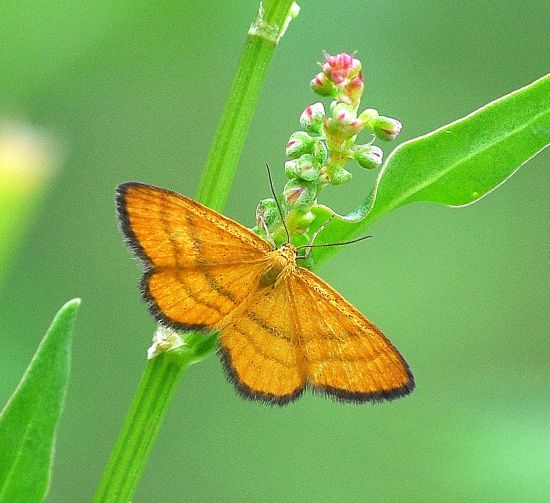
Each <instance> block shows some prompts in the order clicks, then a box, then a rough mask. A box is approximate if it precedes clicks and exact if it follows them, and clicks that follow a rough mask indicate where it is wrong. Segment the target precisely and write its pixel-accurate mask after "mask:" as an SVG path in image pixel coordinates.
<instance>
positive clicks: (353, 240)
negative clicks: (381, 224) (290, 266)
mask: <svg viewBox="0 0 550 503" xmlns="http://www.w3.org/2000/svg"><path fill="white" fill-rule="evenodd" d="M372 237H373V236H363V237H360V238H357V239H352V240H351V241H342V242H340V243H323V244H320V245H302V246H298V248H297V249H298V250H301V249H302V248H309V249H311V248H324V247H326V246H344V245H351V244H353V243H357V242H359V241H364V240H365V239H369V238H372Z"/></svg>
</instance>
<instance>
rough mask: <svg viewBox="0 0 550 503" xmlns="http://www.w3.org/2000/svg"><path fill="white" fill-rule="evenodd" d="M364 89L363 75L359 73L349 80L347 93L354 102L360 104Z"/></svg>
mask: <svg viewBox="0 0 550 503" xmlns="http://www.w3.org/2000/svg"><path fill="white" fill-rule="evenodd" d="M364 89H365V84H364V83H363V76H362V75H361V74H359V75H357V76H355V77H353V79H351V80H350V81H349V84H348V85H347V86H346V95H347V96H348V97H349V99H350V100H351V102H352V103H354V104H358V103H359V101H360V100H361V95H362V94H363V90H364ZM356 106H357V105H356Z"/></svg>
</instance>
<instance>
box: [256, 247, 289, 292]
mask: <svg viewBox="0 0 550 503" xmlns="http://www.w3.org/2000/svg"><path fill="white" fill-rule="evenodd" d="M269 259H270V260H269V269H268V270H267V271H266V272H264V273H263V274H262V277H261V278H260V282H261V283H262V285H265V286H268V285H272V284H273V283H275V281H277V278H279V276H281V274H283V271H285V269H288V268H289V267H290V268H293V267H296V247H295V246H293V245H291V244H285V245H283V246H281V248H278V249H277V250H273V251H272V252H271V253H270V254H269Z"/></svg>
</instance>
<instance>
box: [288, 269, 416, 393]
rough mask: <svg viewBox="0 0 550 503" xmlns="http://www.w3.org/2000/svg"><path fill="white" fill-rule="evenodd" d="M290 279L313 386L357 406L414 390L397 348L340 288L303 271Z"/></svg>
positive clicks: (297, 271)
mask: <svg viewBox="0 0 550 503" xmlns="http://www.w3.org/2000/svg"><path fill="white" fill-rule="evenodd" d="M289 281H290V289H291V296H292V305H293V307H294V309H295V310H296V314H295V315H294V318H295V319H296V322H297V325H298V328H297V330H298V334H299V338H300V346H301V350H302V352H303V355H304V362H305V367H306V373H307V381H308V387H310V388H311V389H313V390H314V391H318V392H322V393H324V394H328V395H331V396H333V397H334V398H336V399H337V400H341V401H347V402H358V403H360V402H365V401H374V402H377V401H383V400H391V399H394V398H398V397H400V396H403V395H407V394H408V393H410V392H411V391H412V390H413V389H414V378H413V375H412V373H411V371H410V369H409V367H408V365H407V363H406V362H405V360H404V359H403V357H402V356H401V355H400V354H399V352H398V351H397V349H395V347H394V346H393V345H392V343H391V342H390V341H389V340H388V339H387V338H386V337H385V336H384V334H383V333H382V332H381V331H380V330H379V329H378V328H377V327H376V326H375V325H374V324H373V323H372V322H370V321H369V320H368V319H367V318H366V317H365V316H363V315H362V314H361V313H360V312H359V311H358V310H357V309H355V308H354V307H353V306H352V305H351V304H350V303H349V302H348V301H347V300H345V299H344V298H343V297H342V296H341V295H340V294H339V293H338V292H337V291H336V290H334V289H333V288H332V287H331V286H329V285H328V284H327V283H326V282H324V281H323V280H322V279H321V278H319V277H318V276H316V275H315V274H313V273H312V272H310V271H308V270H307V269H304V268H301V267H300V268H298V269H297V270H296V272H295V274H293V275H292V276H291V278H290V280H289Z"/></svg>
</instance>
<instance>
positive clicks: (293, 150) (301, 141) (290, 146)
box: [286, 131, 315, 159]
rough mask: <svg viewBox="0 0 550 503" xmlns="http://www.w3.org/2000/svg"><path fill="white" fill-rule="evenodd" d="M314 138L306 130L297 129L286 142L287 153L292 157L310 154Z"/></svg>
mask: <svg viewBox="0 0 550 503" xmlns="http://www.w3.org/2000/svg"><path fill="white" fill-rule="evenodd" d="M314 141H315V139H314V138H312V137H311V136H309V135H308V134H307V133H306V132H305V131H296V132H295V133H292V134H291V135H290V138H289V140H288V143H287V144H286V155H287V156H288V157H290V158H291V159H296V158H297V157H300V156H301V155H303V154H309V153H310V152H311V150H312V147H313V142H314Z"/></svg>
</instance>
